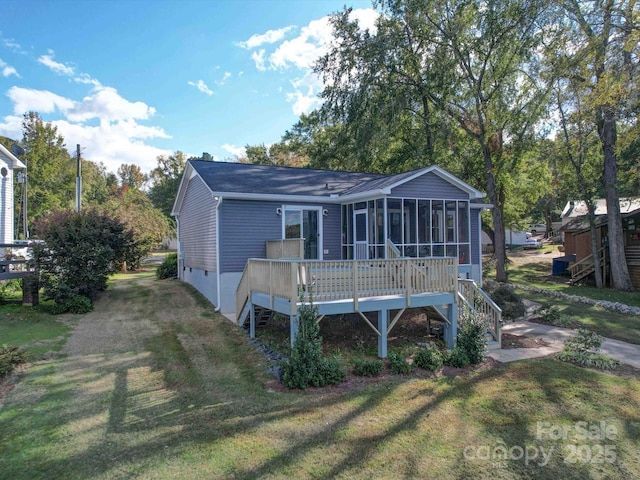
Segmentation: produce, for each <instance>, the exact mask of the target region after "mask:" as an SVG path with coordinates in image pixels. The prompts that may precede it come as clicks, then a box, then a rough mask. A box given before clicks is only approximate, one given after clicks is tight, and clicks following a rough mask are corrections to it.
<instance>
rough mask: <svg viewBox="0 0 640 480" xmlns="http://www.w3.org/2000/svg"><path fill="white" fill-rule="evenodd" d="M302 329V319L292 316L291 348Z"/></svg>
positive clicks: (290, 321)
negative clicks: (299, 330)
mask: <svg viewBox="0 0 640 480" xmlns="http://www.w3.org/2000/svg"><path fill="white" fill-rule="evenodd" d="M299 328H300V317H298V315H291V316H290V317H289V336H290V337H291V348H293V344H294V342H295V341H296V337H297V336H298V329H299Z"/></svg>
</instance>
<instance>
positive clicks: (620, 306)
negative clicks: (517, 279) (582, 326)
mask: <svg viewBox="0 0 640 480" xmlns="http://www.w3.org/2000/svg"><path fill="white" fill-rule="evenodd" d="M512 285H513V286H514V287H515V288H518V289H520V290H525V291H527V292H534V293H540V294H542V295H548V296H551V297H558V298H564V299H565V300H571V301H572V302H578V303H585V304H587V305H593V306H596V307H602V308H604V309H606V310H611V311H612V312H619V313H626V314H631V315H636V316H639V317H640V308H638V307H632V306H630V305H625V304H624V303H619V302H609V301H607V300H594V299H593V298H588V297H580V296H578V295H569V294H567V293H563V292H557V291H555V290H545V289H544V288H538V287H530V286H527V285H520V284H517V283H513V284H512Z"/></svg>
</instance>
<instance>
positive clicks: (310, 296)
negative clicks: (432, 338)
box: [236, 258, 501, 356]
mask: <svg viewBox="0 0 640 480" xmlns="http://www.w3.org/2000/svg"><path fill="white" fill-rule="evenodd" d="M309 302H313V304H314V305H316V306H317V307H318V312H319V315H321V316H325V315H335V314H344V313H362V312H373V311H377V312H379V323H378V328H377V329H376V328H375V327H373V325H371V326H372V328H374V330H375V331H376V333H378V335H379V336H380V337H382V338H381V341H382V343H384V348H381V353H383V355H381V356H386V334H387V333H388V332H389V331H390V329H391V328H392V327H393V325H394V324H395V321H396V320H397V318H399V316H400V315H401V313H402V312H403V311H404V310H405V309H407V308H414V307H433V308H434V309H436V310H437V311H438V312H439V313H440V316H441V317H442V318H443V319H444V320H445V341H446V342H447V344H448V345H449V347H450V348H453V345H454V344H455V337H456V333H457V311H458V309H460V308H469V309H471V310H474V311H477V312H479V313H481V315H482V317H483V318H485V320H486V322H487V330H488V332H490V333H491V335H492V336H493V337H494V339H495V340H496V341H497V342H500V324H501V312H500V309H499V308H498V307H497V306H496V305H495V304H494V303H493V302H492V301H491V299H490V298H489V297H487V296H486V294H484V292H482V290H480V289H479V288H478V287H477V286H476V285H475V283H474V282H473V281H470V280H468V281H467V280H465V281H459V280H458V270H457V262H456V259H454V258H430V259H424V258H423V259H416V258H395V259H390V260H340V261H307V260H284V259H279V260H275V259H250V260H249V261H248V263H247V266H246V268H245V271H244V273H243V275H242V279H241V280H240V284H239V285H238V289H237V292H236V318H237V322H238V323H239V324H244V323H245V322H246V321H247V320H249V322H250V331H251V335H252V336H253V335H255V319H254V318H253V317H254V315H255V307H261V308H262V309H268V310H271V311H273V312H278V313H281V314H284V315H288V316H289V317H290V319H291V337H292V342H293V339H294V337H295V333H296V332H297V315H298V309H299V308H300V306H301V305H302V304H304V303H309ZM391 310H399V311H400V314H398V315H396V318H395V319H394V320H393V321H392V322H389V318H388V315H389V312H390V311H391Z"/></svg>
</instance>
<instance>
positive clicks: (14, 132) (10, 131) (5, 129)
mask: <svg viewBox="0 0 640 480" xmlns="http://www.w3.org/2000/svg"><path fill="white" fill-rule="evenodd" d="M22 120H23V118H22V116H18V115H7V116H6V117H4V118H3V119H2V121H0V134H1V135H4V136H5V137H9V138H13V139H15V140H19V139H21V138H22Z"/></svg>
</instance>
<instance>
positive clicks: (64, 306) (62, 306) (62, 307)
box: [49, 295, 93, 315]
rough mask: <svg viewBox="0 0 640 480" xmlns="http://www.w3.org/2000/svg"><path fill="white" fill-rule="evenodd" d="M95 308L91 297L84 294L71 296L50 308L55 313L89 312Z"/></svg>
mask: <svg viewBox="0 0 640 480" xmlns="http://www.w3.org/2000/svg"><path fill="white" fill-rule="evenodd" d="M91 310H93V302H92V301H91V299H90V298H88V297H85V296H84V295H78V296H77V297H73V298H69V299H67V300H64V301H62V302H60V303H56V304H54V305H53V306H51V307H50V308H49V311H50V312H51V313H52V314H53V315H59V314H61V313H76V314H82V313H88V312H90V311H91Z"/></svg>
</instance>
